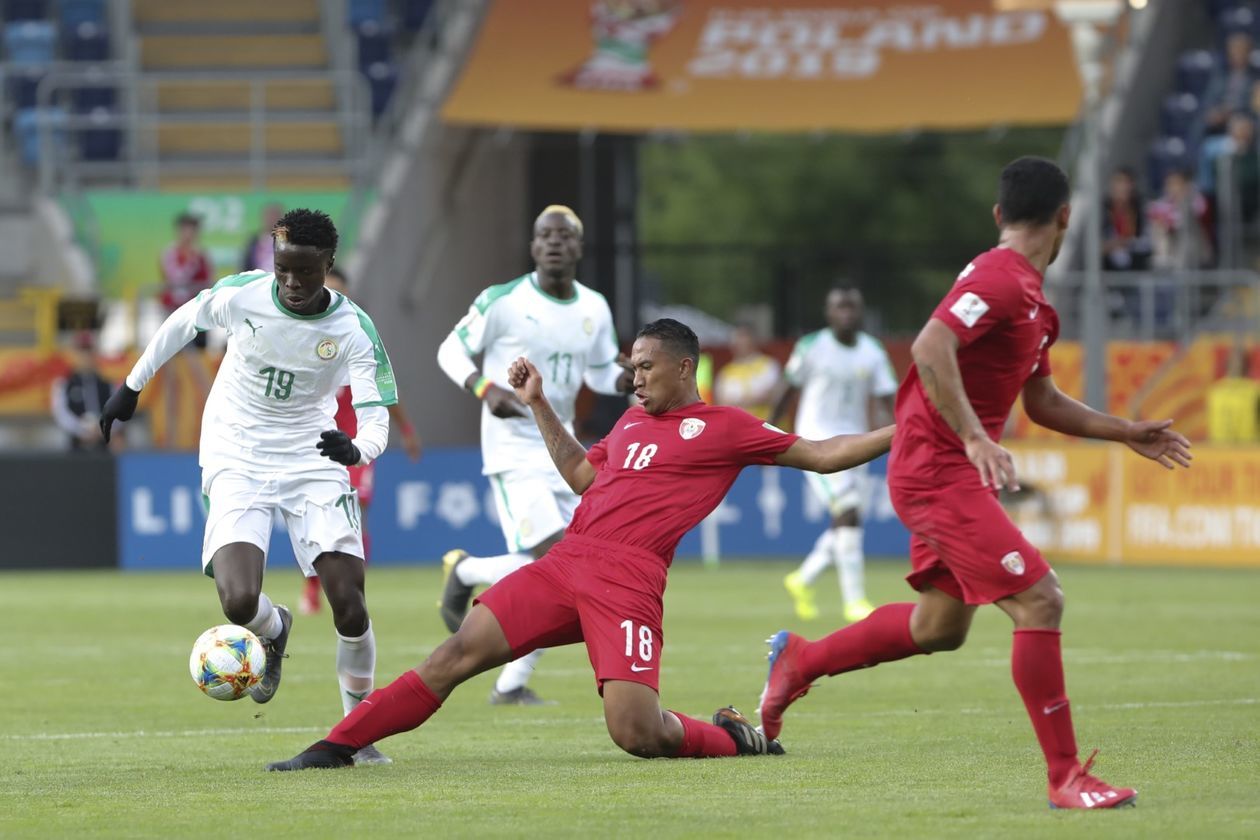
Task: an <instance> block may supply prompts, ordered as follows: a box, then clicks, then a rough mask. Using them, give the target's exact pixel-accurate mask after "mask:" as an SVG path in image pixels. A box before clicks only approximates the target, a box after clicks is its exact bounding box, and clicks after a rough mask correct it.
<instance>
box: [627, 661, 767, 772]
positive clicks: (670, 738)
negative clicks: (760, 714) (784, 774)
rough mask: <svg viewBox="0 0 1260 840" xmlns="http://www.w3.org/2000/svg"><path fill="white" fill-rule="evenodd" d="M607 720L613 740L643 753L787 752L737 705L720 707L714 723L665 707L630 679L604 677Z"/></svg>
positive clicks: (705, 755) (725, 754)
mask: <svg viewBox="0 0 1260 840" xmlns="http://www.w3.org/2000/svg"><path fill="white" fill-rule="evenodd" d="M604 722H605V723H606V724H607V726H608V734H609V736H611V737H612V739H613V743H615V744H616V745H617V746H619V747H621V748H622V749H623V750H625V751H626V752H628V753H630V754H631V755H636V756H638V757H639V758H719V757H729V756H734V755H782V754H783V748H782V747H781V746H779V743H778V742H777V741H772V740H770V739H768V738H766V737H765V736H764V735H762V734H761V733H760V732H758V731H757V730H756V729H754V728H753V726H752V724H750V723H749V722H748V721H747V720H745V719H744V718H743V716H742V715H740V714H739V712H736V711H735V710H734V709H730V708H727V709H719V710H718V713H717V714H716V715H714V722H713V723H705V722H704V721H700V720H696V719H695V718H692V717H688V716H687V715H684V714H680V713H679V712H672V711H665V710H664V709H662V708H661V703H660V698H659V697H658V696H657V694H656V692H655V691H654V690H653V689H651V688H650V687H648V686H646V685H643V684H642V683H635V682H629V681H627V680H607V681H606V682H605V683H604Z"/></svg>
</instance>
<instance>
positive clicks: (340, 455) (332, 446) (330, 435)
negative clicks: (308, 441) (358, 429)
mask: <svg viewBox="0 0 1260 840" xmlns="http://www.w3.org/2000/svg"><path fill="white" fill-rule="evenodd" d="M315 448H316V449H318V450H319V454H320V455H323V456H324V457H325V458H332V459H333V460H334V461H336V462H337V463H338V464H345V465H346V466H347V467H353V466H354V465H355V464H357V463H359V459H360V458H362V457H363V456H362V455H361V454H359V447H357V446H355V445H354V444H353V443H352V442H351V441H350V436H349V435H348V434H346V433H345V432H343V431H341V430H340V429H336V430H334V431H331V432H320V433H319V443H317V444H315Z"/></svg>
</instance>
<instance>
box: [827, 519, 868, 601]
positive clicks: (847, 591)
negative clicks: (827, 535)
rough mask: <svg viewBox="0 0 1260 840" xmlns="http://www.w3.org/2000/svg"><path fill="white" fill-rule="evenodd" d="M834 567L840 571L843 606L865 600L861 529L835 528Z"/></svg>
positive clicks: (864, 561) (864, 562)
mask: <svg viewBox="0 0 1260 840" xmlns="http://www.w3.org/2000/svg"><path fill="white" fill-rule="evenodd" d="M834 530H835V534H836V538H835V543H834V546H835V555H836V566H837V567H838V568H839V569H840V595H841V597H842V598H843V599H844V603H845V604H852V603H854V602H856V601H865V600H866V571H865V568H864V566H865V564H866V557H865V556H864V555H863V553H862V529H861V528H846V527H840V528H836V529H834Z"/></svg>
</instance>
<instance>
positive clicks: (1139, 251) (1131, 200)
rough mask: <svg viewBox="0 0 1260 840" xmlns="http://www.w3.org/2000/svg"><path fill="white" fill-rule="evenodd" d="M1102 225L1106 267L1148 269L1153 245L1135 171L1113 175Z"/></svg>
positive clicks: (1126, 169)
mask: <svg viewBox="0 0 1260 840" xmlns="http://www.w3.org/2000/svg"><path fill="white" fill-rule="evenodd" d="M1102 222H1103V268H1105V269H1107V270H1108V271H1142V270H1144V269H1146V268H1147V266H1148V264H1149V263H1150V259H1151V242H1150V239H1148V238H1147V236H1146V213H1145V210H1144V208H1143V207H1142V197H1141V195H1139V194H1138V191H1137V180H1136V178H1135V177H1134V175H1133V170H1132V169H1129V168H1128V167H1121V168H1119V169H1117V170H1116V171H1115V172H1113V173H1111V183H1110V187H1109V189H1108V193H1107V200H1106V203H1105V204H1104V205H1103V215H1102Z"/></svg>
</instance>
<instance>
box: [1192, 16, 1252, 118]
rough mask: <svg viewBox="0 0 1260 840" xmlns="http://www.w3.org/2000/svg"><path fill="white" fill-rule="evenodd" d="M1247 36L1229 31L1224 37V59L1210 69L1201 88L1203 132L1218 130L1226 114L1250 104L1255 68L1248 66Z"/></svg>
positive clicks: (1250, 42) (1250, 45)
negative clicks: (1219, 64)
mask: <svg viewBox="0 0 1260 840" xmlns="http://www.w3.org/2000/svg"><path fill="white" fill-rule="evenodd" d="M1251 48H1252V41H1251V36H1250V35H1248V34H1247V33H1246V32H1243V31H1237V32H1231V33H1230V34H1229V37H1228V38H1226V39H1225V63H1224V65H1223V66H1219V67H1217V68H1216V70H1214V71H1213V73H1212V78H1211V79H1209V80H1208V84H1207V88H1206V89H1205V90H1204V91H1203V128H1204V131H1205V132H1206V133H1207V134H1220V133H1221V132H1222V131H1224V130H1225V126H1226V124H1227V123H1228V122H1229V116H1230V114H1233V113H1234V112H1236V111H1240V110H1243V109H1245V108H1247V107H1248V106H1249V105H1250V104H1251V88H1252V85H1253V84H1255V82H1256V80H1257V79H1256V72H1255V71H1254V70H1252V69H1251Z"/></svg>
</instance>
